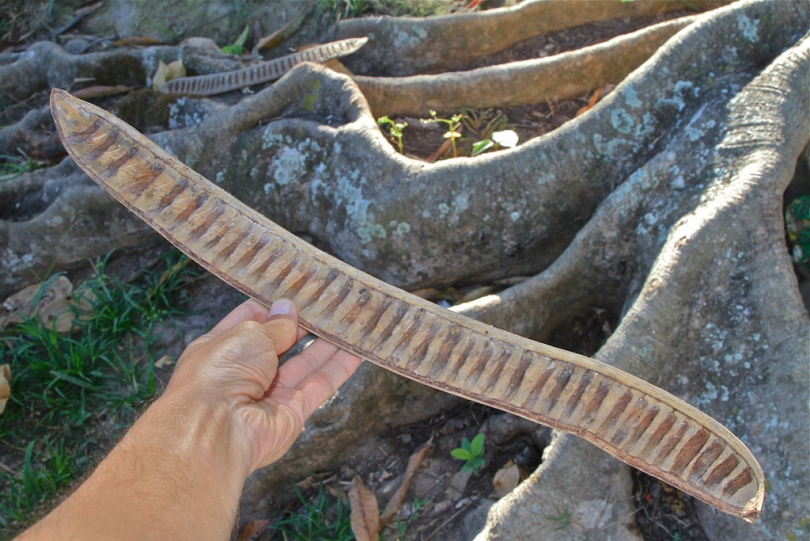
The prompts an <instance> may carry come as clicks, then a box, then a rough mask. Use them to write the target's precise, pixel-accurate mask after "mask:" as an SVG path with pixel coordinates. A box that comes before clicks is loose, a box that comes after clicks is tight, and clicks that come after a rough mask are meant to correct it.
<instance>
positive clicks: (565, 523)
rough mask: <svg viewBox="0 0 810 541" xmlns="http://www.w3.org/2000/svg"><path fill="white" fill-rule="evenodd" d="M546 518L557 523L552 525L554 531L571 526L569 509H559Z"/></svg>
mask: <svg viewBox="0 0 810 541" xmlns="http://www.w3.org/2000/svg"><path fill="white" fill-rule="evenodd" d="M546 518H547V519H548V520H550V521H552V522H555V523H557V525H556V526H554V530H555V531H562V530H567V529H568V528H570V527H571V511H569V510H568V509H565V510H563V511H560V512H559V513H557V514H556V515H554V516H551V517H546Z"/></svg>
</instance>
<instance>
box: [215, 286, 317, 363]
mask: <svg viewBox="0 0 810 541" xmlns="http://www.w3.org/2000/svg"><path fill="white" fill-rule="evenodd" d="M289 302H290V301H287V300H286V299H281V300H278V301H276V302H274V303H273V305H272V307H271V308H270V309H267V307H265V306H264V305H262V304H259V303H258V302H257V301H255V300H253V299H248V300H246V301H245V302H243V303H242V304H240V305H239V306H237V307H236V308H234V309H233V310H232V311H231V313H230V314H228V315H227V316H225V317H224V318H222V320H221V321H220V322H219V323H217V324H216V325H215V326H214V328H213V329H211V330H210V331H208V333H206V334H207V336H208V337H214V336H219V335H220V334H222V333H224V332H226V331H229V330H230V329H232V328H233V327H235V326H236V325H238V324H240V323H243V322H245V321H257V322H259V323H265V322H267V321H268V320H269V319H270V318H271V317H272V316H274V315H281V311H280V305H284V303H289ZM286 310H289V309H288V308H285V311H286ZM292 310H293V312H294V313H295V320H296V321H297V320H298V311H297V310H296V309H295V306H293V308H292ZM307 332H308V331H307V330H306V329H301V328H298V330H297V331H296V341H298V340H300V339H301V338H303V337H304V336H306V334H307ZM290 347H292V346H289V347H287V348H286V349H285V350H284V351H286V350H287V349H289V348H290Z"/></svg>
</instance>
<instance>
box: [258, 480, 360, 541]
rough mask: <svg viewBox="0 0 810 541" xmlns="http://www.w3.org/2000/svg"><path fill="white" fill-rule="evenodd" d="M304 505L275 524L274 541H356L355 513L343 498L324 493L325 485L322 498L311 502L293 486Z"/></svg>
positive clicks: (318, 497)
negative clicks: (353, 524) (280, 540)
mask: <svg viewBox="0 0 810 541" xmlns="http://www.w3.org/2000/svg"><path fill="white" fill-rule="evenodd" d="M293 489H294V490H295V494H296V495H297V496H298V500H299V502H300V503H301V505H300V507H299V508H298V510H296V511H293V512H290V513H288V514H287V515H285V516H284V517H283V518H281V520H279V521H277V522H275V523H274V524H273V528H274V529H275V532H274V535H273V537H272V539H284V540H292V539H295V540H298V541H314V540H316V539H329V540H331V541H352V540H353V539H354V533H353V532H352V523H351V509H350V507H349V504H348V503H346V502H344V501H343V500H341V499H340V498H339V497H332V496H329V495H327V494H326V493H324V490H323V485H321V486H319V488H318V495H317V496H315V497H314V498H312V499H311V500H310V499H308V498H306V497H305V496H304V495H303V494H302V493H301V491H300V490H298V488H297V487H295V486H293Z"/></svg>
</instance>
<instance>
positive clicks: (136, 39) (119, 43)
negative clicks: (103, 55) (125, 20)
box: [110, 36, 160, 47]
mask: <svg viewBox="0 0 810 541" xmlns="http://www.w3.org/2000/svg"><path fill="white" fill-rule="evenodd" d="M159 43H160V40H159V39H157V38H152V37H149V36H131V37H128V38H121V39H118V40H115V41H113V42H112V43H111V44H110V45H111V46H112V47H137V46H145V47H148V46H150V45H157V44H159Z"/></svg>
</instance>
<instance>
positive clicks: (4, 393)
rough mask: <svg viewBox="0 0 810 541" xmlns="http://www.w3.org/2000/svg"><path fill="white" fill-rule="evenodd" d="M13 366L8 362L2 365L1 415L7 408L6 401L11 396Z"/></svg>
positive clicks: (0, 388) (0, 386) (0, 377)
mask: <svg viewBox="0 0 810 541" xmlns="http://www.w3.org/2000/svg"><path fill="white" fill-rule="evenodd" d="M10 381H11V367H10V366H9V365H7V364H4V365H2V366H0V415H2V414H3V411H4V410H5V409H6V402H8V399H9V398H11V385H10V384H9V382H10Z"/></svg>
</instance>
